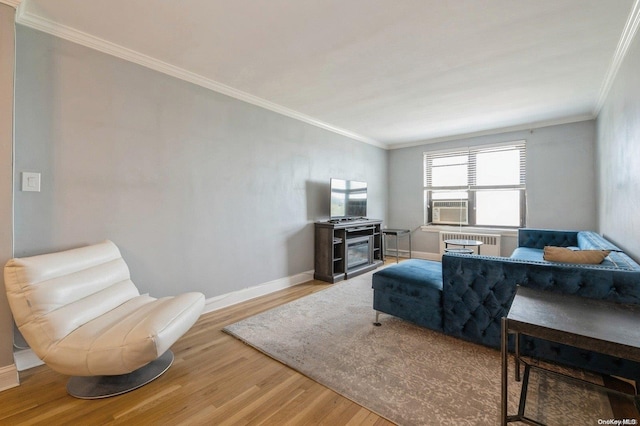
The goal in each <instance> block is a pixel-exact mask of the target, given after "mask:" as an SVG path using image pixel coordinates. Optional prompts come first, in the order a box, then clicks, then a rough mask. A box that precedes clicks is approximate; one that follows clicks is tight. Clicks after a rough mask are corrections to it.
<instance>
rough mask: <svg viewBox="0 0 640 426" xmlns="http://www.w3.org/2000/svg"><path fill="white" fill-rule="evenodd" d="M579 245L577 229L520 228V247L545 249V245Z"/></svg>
mask: <svg viewBox="0 0 640 426" xmlns="http://www.w3.org/2000/svg"><path fill="white" fill-rule="evenodd" d="M577 245H578V233H577V232H576V231H558V230H553V229H530V228H527V229H520V230H518V247H529V248H537V249H543V248H544V246H556V247H575V246H577Z"/></svg>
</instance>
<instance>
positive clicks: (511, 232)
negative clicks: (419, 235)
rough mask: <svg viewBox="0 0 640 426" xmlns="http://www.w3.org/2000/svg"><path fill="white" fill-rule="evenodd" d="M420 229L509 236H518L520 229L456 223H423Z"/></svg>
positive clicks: (424, 230)
mask: <svg viewBox="0 0 640 426" xmlns="http://www.w3.org/2000/svg"><path fill="white" fill-rule="evenodd" d="M420 230H421V231H423V232H440V231H444V232H462V233H471V234H473V233H476V234H497V235H503V236H508V237H517V236H518V230H517V229H513V228H483V227H480V226H463V227H460V226H455V225H422V226H421V227H420Z"/></svg>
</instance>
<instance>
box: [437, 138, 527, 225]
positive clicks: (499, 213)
mask: <svg viewBox="0 0 640 426" xmlns="http://www.w3.org/2000/svg"><path fill="white" fill-rule="evenodd" d="M525 177H526V144H525V141H517V142H510V143H506V144H500V145H490V146H478V147H472V148H466V149H457V150H451V151H439V152H425V153H424V200H425V223H449V224H459V225H470V226H486V227H523V226H525V223H526V185H525ZM453 201H456V202H457V203H455V204H456V205H458V206H463V207H460V209H466V211H463V210H460V211H458V210H456V211H455V212H454V213H455V214H458V215H459V217H460V219H459V220H456V219H455V214H452V212H451V210H445V207H444V206H447V205H451V203H447V202H453ZM445 213H446V214H445ZM442 217H446V218H447V222H442V221H441V220H442Z"/></svg>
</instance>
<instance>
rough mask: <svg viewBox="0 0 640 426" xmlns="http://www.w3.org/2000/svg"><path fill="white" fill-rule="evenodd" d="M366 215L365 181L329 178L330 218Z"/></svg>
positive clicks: (349, 217)
mask: <svg viewBox="0 0 640 426" xmlns="http://www.w3.org/2000/svg"><path fill="white" fill-rule="evenodd" d="M366 216H367V183H366V182H358V181H355V180H344V179H331V219H354V218H364V217H366Z"/></svg>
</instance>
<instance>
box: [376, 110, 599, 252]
mask: <svg viewBox="0 0 640 426" xmlns="http://www.w3.org/2000/svg"><path fill="white" fill-rule="evenodd" d="M523 139H524V140H526V141H527V178H526V179H527V226H529V227H538V228H556V229H592V230H593V229H596V225H597V219H596V217H597V215H596V204H597V202H596V174H595V171H594V170H595V139H596V130H595V122H594V121H593V120H591V121H584V122H579V123H572V124H564V125H558V126H549V127H542V128H537V129H533V131H519V132H509V133H500V134H495V135H486V136H480V137H474V138H469V139H460V140H454V141H447V142H441V143H435V144H428V145H420V146H415V147H410V148H403V149H396V150H392V151H390V154H389V221H388V224H389V227H393V228H410V229H412V230H414V233H413V241H412V243H413V250H416V251H419V252H427V253H437V252H438V234H437V233H431V232H422V231H420V229H419V227H420V226H421V225H422V224H423V217H424V213H423V190H422V188H423V165H422V161H423V160H422V155H423V152H426V151H431V150H433V151H438V150H444V149H450V148H460V147H467V146H475V145H483V144H492V143H500V142H509V141H516V140H523ZM504 242H505V244H503V250H502V252H503V254H504V255H508V254H510V253H511V251H512V250H513V248H515V239H513V238H507V239H505V241H504Z"/></svg>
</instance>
